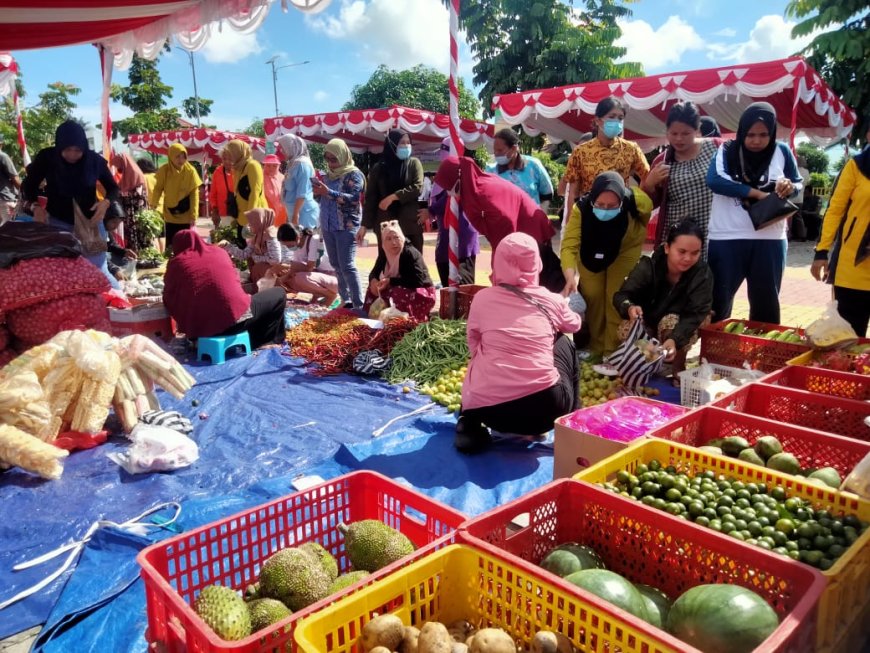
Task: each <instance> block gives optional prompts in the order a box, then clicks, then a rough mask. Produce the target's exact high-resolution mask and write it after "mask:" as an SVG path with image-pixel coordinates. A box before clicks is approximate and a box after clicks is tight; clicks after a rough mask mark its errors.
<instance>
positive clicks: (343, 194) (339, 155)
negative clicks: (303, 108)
mask: <svg viewBox="0 0 870 653" xmlns="http://www.w3.org/2000/svg"><path fill="white" fill-rule="evenodd" d="M323 159H324V161H326V168H327V170H326V177H325V178H324V179H318V178H317V177H313V178H312V179H311V183H312V188H313V192H314V194H315V195H316V196H317V197H318V198H320V233H321V235H322V236H323V244H324V246H325V247H326V254H327V256H328V257H329V262H330V263H331V264H332V266H333V267H334V268H335V276H336V277H337V278H338V292H339V294H340V295H341V299H342V301H343V302H344V305H345V307H346V308H354V309H359V308H362V305H363V294H362V287H361V285H360V280H359V272H358V271H357V269H356V243H357V241H356V235H357V230H358V229H359V228H360V220H361V219H362V207H361V206H360V196H361V195H362V193H363V191H364V190H365V187H366V179H365V176H364V175H363V173H362V172H360V171H359V169H357V167H356V166H354V164H353V156H352V155H351V153H350V148H349V147H348V146H347V143H345V142H344V141H343V140H341V139H340V138H333V139H332V140H331V141H329V143H327V144H326V147H325V148H324V151H323Z"/></svg>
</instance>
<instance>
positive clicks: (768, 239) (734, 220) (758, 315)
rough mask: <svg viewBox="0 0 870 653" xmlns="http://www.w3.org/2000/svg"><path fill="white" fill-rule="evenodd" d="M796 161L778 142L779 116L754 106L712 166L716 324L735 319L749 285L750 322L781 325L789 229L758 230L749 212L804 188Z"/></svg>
mask: <svg viewBox="0 0 870 653" xmlns="http://www.w3.org/2000/svg"><path fill="white" fill-rule="evenodd" d="M801 182H802V179H801V177H800V174H799V173H798V170H797V162H796V161H795V158H794V155H793V154H792V153H791V150H789V149H788V146H787V145H786V144H785V143H778V142H777V141H776V110H775V109H774V108H773V107H772V106H771V105H770V104H768V103H767V102H755V103H753V104H750V105H749V106H748V107H747V108H746V110H745V111H744V112H743V114H742V115H741V116H740V123H739V124H738V126H737V138H736V139H734V140H733V141H728V142H727V143H724V144H723V145H722V146H721V147H720V148H719V151H718V152H717V153H716V156H715V157H714V158H713V160H712V161H711V162H710V168H709V170H708V171H707V185H708V186H709V187H710V189H711V190H712V191H713V203H712V205H711V207H710V228H709V238H710V245H709V256H708V262H709V263H710V268H711V269H712V270H713V276H714V278H715V279H716V285H715V286H714V290H713V313H714V316H713V319H715V320H717V321H719V320H727V319H728V318H729V317H731V308H732V306H733V303H734V295H735V294H736V293H737V290H738V289H739V288H740V286H741V284H742V283H743V282H744V281H746V284H747V291H748V295H749V319H750V320H753V321H756V322H767V323H769V324H779V288H780V284H781V283H782V273H783V271H784V270H785V253H786V249H787V247H788V241H787V239H786V232H787V225H786V221H785V220H779V221H778V222H774V223H772V224H769V225H768V226H766V227H763V228H762V229H758V230H756V229H755V227H754V226H753V224H752V219H751V218H750V217H749V207H750V206H751V205H752V204H754V203H755V202H757V201H759V200H762V199H764V198H765V197H767V196H768V195H769V194H770V193H776V194H777V195H779V196H780V197H783V198H787V197H791V196H793V195H796V194H797V193H798V191H800V189H801V188H802V187H803V184H802V183H801Z"/></svg>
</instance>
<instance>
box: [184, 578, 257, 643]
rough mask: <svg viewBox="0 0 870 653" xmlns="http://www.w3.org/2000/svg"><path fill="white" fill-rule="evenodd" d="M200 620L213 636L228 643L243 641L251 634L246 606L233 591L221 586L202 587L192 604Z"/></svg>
mask: <svg viewBox="0 0 870 653" xmlns="http://www.w3.org/2000/svg"><path fill="white" fill-rule="evenodd" d="M193 609H194V610H195V611H196V614H198V615H199V616H200V617H201V618H202V620H203V621H204V622H205V623H207V624H208V626H209V628H211V629H212V630H213V631H214V632H215V634H216V635H217V636H218V637H220V638H222V639H226V640H229V641H236V640H240V639H244V638H245V637H247V636H248V635H250V634H251V615H250V613H249V612H248V605H247V604H246V603H245V602H244V600H242V597H241V596H239V595H238V594H236V592H235V590H233V589H230V588H229V587H223V586H222V585H209V586H207V587H203V588H202V591H201V592H200V593H199V596H198V597H197V599H196V601H195V602H194V604H193Z"/></svg>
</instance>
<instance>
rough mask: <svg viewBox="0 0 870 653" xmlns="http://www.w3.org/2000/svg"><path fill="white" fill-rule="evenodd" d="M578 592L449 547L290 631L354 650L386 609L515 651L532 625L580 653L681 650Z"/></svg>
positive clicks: (327, 646)
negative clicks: (461, 628)
mask: <svg viewBox="0 0 870 653" xmlns="http://www.w3.org/2000/svg"><path fill="white" fill-rule="evenodd" d="M581 592H582V590H580V588H578V587H573V589H572V586H569V585H567V584H566V583H564V582H553V581H550V580H546V579H544V577H543V576H541V575H538V574H535V573H531V572H529V571H528V570H527V569H526V568H525V567H521V566H519V565H517V564H515V563H513V562H510V561H508V560H506V559H505V558H504V557H503V556H500V555H497V554H494V553H493V552H491V551H484V550H482V549H478V548H475V547H474V546H469V545H464V544H457V545H453V546H449V547H447V548H444V549H441V550H440V551H437V552H435V553H432V554H430V555H428V556H427V557H425V558H423V559H421V560H418V561H416V562H414V563H413V564H411V565H408V566H407V567H405V568H404V569H402V570H400V571H398V572H396V573H394V574H391V575H390V576H387V577H386V578H383V579H382V580H380V581H379V582H377V583H375V584H373V585H369V586H368V587H366V588H365V589H363V590H361V591H359V592H357V593H355V594H353V595H351V596H346V597H345V598H343V599H342V600H340V601H338V602H336V603H333V604H332V605H331V606H329V607H328V608H324V609H323V610H321V611H320V612H317V613H316V614H312V615H310V616H308V617H306V618H305V619H303V620H302V621H301V622H300V623H299V625H298V626H297V628H296V633H295V638H296V644H297V645H298V647H299V650H300V651H305V653H326V652H327V651H329V653H351V652H354V653H362V647H361V646H358V645H357V639H358V638H359V635H360V633H361V632H362V628H363V626H365V624H367V623H368V622H369V621H371V619H372V618H373V617H374V616H375V615H376V614H386V613H388V612H389V613H392V614H395V615H396V616H398V617H399V618H400V619H401V620H402V621H403V622H404V623H405V624H408V625H414V626H417V627H418V628H420V627H422V625H423V624H424V623H425V622H427V621H440V622H442V623H445V624H448V623H452V622H454V621H457V620H459V619H465V620H468V621H469V622H471V623H472V624H474V625H475V626H478V627H490V626H491V627H494V628H503V629H504V630H506V631H507V632H508V633H509V634H510V635H511V636H512V637H513V638H514V640H515V641H517V642H519V643H521V645H522V646H523V647H524V648H523V649H522V650H527V648H528V646H529V644H530V642H531V639H532V637H534V635H535V633H536V632H538V631H539V630H552V631H556V632H560V633H562V634H564V635H565V636H566V637H568V638H569V639H570V640H571V641H572V642H573V643H574V646H575V647H577V650H580V651H584V652H586V653H604V652H605V651H608V652H609V653H616V652H617V651H621V652H622V653H665V652H669V651H683V650H685V648H684V645H682V646H681V642H680V641H679V640H677V639H675V638H673V637H671V636H670V635H668V634H667V633H664V632H662V631H661V630H659V629H657V628H654V627H653V626H651V625H649V624H647V623H645V622H643V621H640V620H639V619H637V618H635V617H633V616H632V615H630V614H628V613H627V612H623V611H622V610H620V609H619V608H617V607H616V606H613V605H610V604H609V603H604V602H602V601H601V599H599V598H597V597H592V596H591V595H589V594H585V592H583V594H584V596H580V593H581ZM586 597H589V598H586Z"/></svg>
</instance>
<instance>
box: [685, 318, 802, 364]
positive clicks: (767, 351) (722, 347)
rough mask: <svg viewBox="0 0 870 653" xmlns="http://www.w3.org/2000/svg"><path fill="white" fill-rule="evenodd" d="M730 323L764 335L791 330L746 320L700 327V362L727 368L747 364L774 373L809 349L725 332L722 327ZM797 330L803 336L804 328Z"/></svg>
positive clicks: (725, 321)
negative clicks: (768, 332) (742, 325)
mask: <svg viewBox="0 0 870 653" xmlns="http://www.w3.org/2000/svg"><path fill="white" fill-rule="evenodd" d="M732 322H743V323H744V324H746V326H747V328H749V329H760V330H763V331H764V332H767V331H774V330H775V331H787V330H789V329H793V328H794V327H788V326H781V325H778V324H768V323H766V322H749V321H747V320H723V321H722V322H716V323H715V324H711V325H709V326H706V327H702V328H701V358H702V359H703V360H706V361H707V362H708V363H717V364H719V365H727V366H729V367H743V364H744V363H749V365H750V367H752V369H754V370H761V371H762V372H773V371H775V370H778V369H780V368H782V367H785V364H786V363H787V362H788V361H789V360H790V359H792V358H794V357H795V356H798V355H800V354H803V353H804V352H806V351H809V349H810V347H809V345H805V344H797V343H792V342H778V341H776V340H768V339H767V338H761V337H759V336H747V335H743V334H742V333H740V334H738V333H726V332H725V327H726V326H728V325H729V324H731V323H732ZM797 331H798V333H800V335H801V336H803V335H804V331H803V329H798V330H797Z"/></svg>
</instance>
